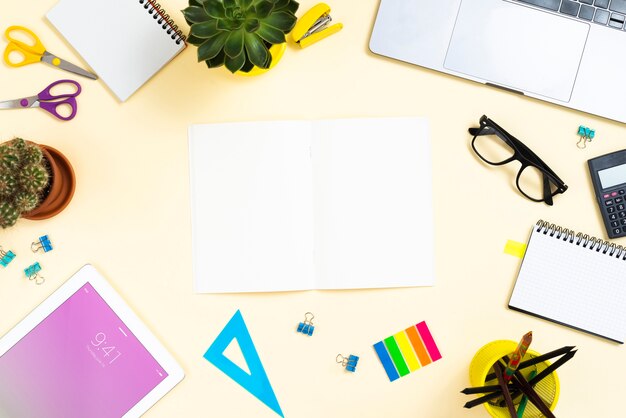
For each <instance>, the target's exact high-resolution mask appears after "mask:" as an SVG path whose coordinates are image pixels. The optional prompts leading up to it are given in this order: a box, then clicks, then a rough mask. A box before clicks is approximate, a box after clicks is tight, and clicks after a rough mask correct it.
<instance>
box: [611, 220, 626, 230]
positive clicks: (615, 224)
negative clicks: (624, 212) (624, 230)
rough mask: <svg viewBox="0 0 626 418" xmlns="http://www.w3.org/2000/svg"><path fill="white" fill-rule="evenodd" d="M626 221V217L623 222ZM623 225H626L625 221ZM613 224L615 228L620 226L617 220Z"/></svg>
mask: <svg viewBox="0 0 626 418" xmlns="http://www.w3.org/2000/svg"><path fill="white" fill-rule="evenodd" d="M624 221H626V219H622V222H624ZM623 225H626V222H624V224H623ZM611 226H612V227H613V228H615V227H618V226H619V222H617V221H613V222H611Z"/></svg>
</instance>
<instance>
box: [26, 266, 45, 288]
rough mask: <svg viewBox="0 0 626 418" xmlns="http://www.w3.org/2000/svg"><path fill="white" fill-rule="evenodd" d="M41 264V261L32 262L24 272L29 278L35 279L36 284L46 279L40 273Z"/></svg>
mask: <svg viewBox="0 0 626 418" xmlns="http://www.w3.org/2000/svg"><path fill="white" fill-rule="evenodd" d="M40 272H41V265H40V264H39V262H37V263H34V264H31V265H30V266H28V267H27V268H25V269H24V274H25V275H26V277H28V280H34V281H35V283H36V284H43V282H45V281H46V279H44V277H43V276H42V275H41V274H40Z"/></svg>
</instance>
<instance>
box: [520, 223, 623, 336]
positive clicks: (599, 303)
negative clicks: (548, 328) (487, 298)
mask: <svg viewBox="0 0 626 418" xmlns="http://www.w3.org/2000/svg"><path fill="white" fill-rule="evenodd" d="M576 242H577V238H575V239H574V243H570V242H569V241H564V240H563V239H562V237H561V239H557V238H556V236H552V237H551V236H550V234H549V233H548V234H544V233H543V231H542V232H537V227H536V226H535V227H534V228H533V232H532V234H531V237H530V240H529V242H528V248H527V250H526V255H525V256H524V260H523V262H522V266H521V269H520V272H519V275H518V278H517V283H516V284H515V288H514V290H513V294H512V296H511V300H510V302H509V307H510V308H512V309H516V310H520V311H524V312H526V313H530V314H533V315H537V316H541V317H544V318H545V319H549V320H551V321H555V322H559V323H561V324H564V325H568V326H570V327H574V328H578V329H581V330H583V331H586V332H590V333H592V334H596V335H599V336H601V337H605V338H608V339H611V340H615V341H618V342H621V343H623V342H624V337H626V261H624V260H622V259H621V258H616V257H615V256H613V257H611V256H609V255H608V254H603V253H602V251H599V252H598V251H596V250H595V249H590V248H589V247H587V248H585V247H583V246H582V245H576Z"/></svg>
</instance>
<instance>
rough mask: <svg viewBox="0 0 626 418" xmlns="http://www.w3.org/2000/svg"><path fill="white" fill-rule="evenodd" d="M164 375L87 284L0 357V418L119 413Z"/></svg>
mask: <svg viewBox="0 0 626 418" xmlns="http://www.w3.org/2000/svg"><path fill="white" fill-rule="evenodd" d="M166 377H167V373H165V371H164V370H163V369H162V368H161V366H160V365H159V363H157V361H156V360H155V359H154V357H152V355H151V354H150V353H149V352H148V351H147V350H146V348H145V347H144V346H143V345H142V344H141V343H140V342H139V340H138V339H137V338H136V337H135V336H134V335H133V333H132V332H130V330H129V329H128V328H126V326H125V325H124V323H123V322H122V321H121V320H120V318H119V317H118V316H117V315H116V314H115V312H113V310H112V309H111V308H110V307H109V305H107V303H106V302H105V301H104V300H103V299H102V297H101V296H100V295H99V294H98V293H97V292H96V290H95V289H94V288H93V287H92V286H91V285H90V284H89V283H87V284H85V285H84V286H83V287H81V288H80V289H79V290H78V291H77V292H76V293H74V294H73V295H72V296H71V297H70V298H69V299H67V300H66V301H65V302H64V303H63V304H62V305H61V306H59V307H58V308H57V309H56V310H55V311H54V312H52V313H51V314H50V315H49V316H48V317H47V318H46V319H44V320H43V321H42V322H41V323H40V324H39V325H38V326H37V327H36V328H34V329H33V330H32V331H31V332H30V333H28V334H27V335H26V336H25V337H24V338H22V339H21V340H20V341H19V342H18V343H17V344H16V345H15V346H13V347H12V348H11V349H10V350H9V351H7V352H6V353H5V354H4V355H2V357H0V417H2V418H5V417H11V418H12V417H20V418H31V417H32V418H41V417H46V418H85V417H89V418H104V417H107V418H114V417H115V418H119V417H121V416H123V415H124V414H125V413H126V412H128V411H129V410H130V409H131V408H132V407H133V406H134V405H135V404H136V403H137V402H139V401H140V400H141V399H142V398H143V397H145V396H146V394H148V393H149V392H150V391H151V390H152V389H154V388H155V387H156V386H157V385H158V384H159V383H160V382H161V381H163V380H164V379H165V378H166Z"/></svg>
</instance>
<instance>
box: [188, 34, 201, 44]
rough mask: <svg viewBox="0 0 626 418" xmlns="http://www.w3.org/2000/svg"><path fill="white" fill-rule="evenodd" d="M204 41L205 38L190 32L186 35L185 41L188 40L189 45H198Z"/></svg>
mask: <svg viewBox="0 0 626 418" xmlns="http://www.w3.org/2000/svg"><path fill="white" fill-rule="evenodd" d="M204 41H206V39H203V38H198V37H197V36H194V35H192V34H189V35H187V42H189V43H190V44H191V45H196V46H200V45H202V44H203V43H204Z"/></svg>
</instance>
